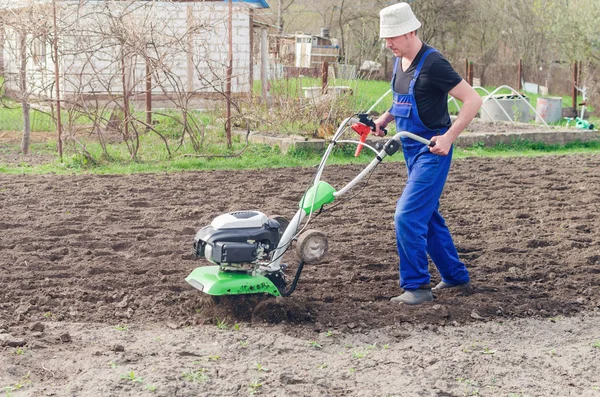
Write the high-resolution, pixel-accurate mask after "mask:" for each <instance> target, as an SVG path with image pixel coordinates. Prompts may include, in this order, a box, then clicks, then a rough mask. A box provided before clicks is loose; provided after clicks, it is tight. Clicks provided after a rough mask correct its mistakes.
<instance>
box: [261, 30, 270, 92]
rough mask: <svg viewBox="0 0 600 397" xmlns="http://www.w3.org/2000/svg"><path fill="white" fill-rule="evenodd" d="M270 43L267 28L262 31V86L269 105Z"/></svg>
mask: <svg viewBox="0 0 600 397" xmlns="http://www.w3.org/2000/svg"><path fill="white" fill-rule="evenodd" d="M268 45H269V42H268V40H267V28H265V27H263V28H262V29H261V30H260V86H261V97H262V100H263V103H265V104H266V103H267V95H268V94H269V92H268V90H269V49H268Z"/></svg>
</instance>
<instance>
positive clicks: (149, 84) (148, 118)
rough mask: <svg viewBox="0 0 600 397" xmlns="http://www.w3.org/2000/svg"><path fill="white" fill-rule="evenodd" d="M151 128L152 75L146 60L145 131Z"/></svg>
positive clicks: (148, 61)
mask: <svg viewBox="0 0 600 397" xmlns="http://www.w3.org/2000/svg"><path fill="white" fill-rule="evenodd" d="M151 126H152V73H151V72H150V60H149V59H147V58H146V131H149V130H150V128H151Z"/></svg>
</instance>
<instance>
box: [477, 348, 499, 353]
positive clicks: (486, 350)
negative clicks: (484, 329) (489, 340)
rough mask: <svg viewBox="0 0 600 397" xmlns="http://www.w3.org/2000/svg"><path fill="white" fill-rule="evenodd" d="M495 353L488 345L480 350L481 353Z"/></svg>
mask: <svg viewBox="0 0 600 397" xmlns="http://www.w3.org/2000/svg"><path fill="white" fill-rule="evenodd" d="M494 353H496V350H491V349H490V348H489V347H484V348H483V350H482V351H481V354H494Z"/></svg>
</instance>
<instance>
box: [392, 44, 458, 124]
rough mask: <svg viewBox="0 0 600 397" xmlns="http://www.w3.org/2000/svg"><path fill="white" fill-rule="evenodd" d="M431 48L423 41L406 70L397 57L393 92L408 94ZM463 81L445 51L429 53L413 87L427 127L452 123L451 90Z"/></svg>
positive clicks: (420, 113)
mask: <svg viewBox="0 0 600 397" xmlns="http://www.w3.org/2000/svg"><path fill="white" fill-rule="evenodd" d="M430 48H431V47H430V46H428V45H427V44H425V43H423V47H421V50H420V51H419V53H418V54H417V56H416V57H415V59H414V60H413V62H412V64H411V65H410V67H409V68H408V69H407V70H406V71H405V72H403V71H402V60H401V59H399V60H398V69H397V70H396V80H395V82H394V91H396V92H397V93H399V94H408V87H409V86H410V81H411V80H412V78H413V75H414V73H415V70H416V69H417V65H418V64H419V62H420V61H421V58H422V57H423V54H424V53H425V51H427V50H428V49H430ZM461 81H462V77H460V75H459V74H458V73H456V71H455V70H454V69H453V68H452V65H450V62H448V61H447V60H446V58H444V57H443V56H442V54H440V53H439V52H437V51H436V52H432V53H430V54H429V55H427V58H426V59H425V63H423V66H422V67H421V73H420V74H419V77H418V78H417V82H416V83H415V88H414V94H415V98H416V101H417V109H418V111H419V117H420V118H421V121H422V122H423V124H425V126H426V127H427V128H429V129H432V130H436V129H439V128H445V127H450V126H451V125H452V122H451V120H450V115H449V114H448V92H450V91H451V90H452V89H453V88H454V87H456V85H457V84H458V83H460V82H461Z"/></svg>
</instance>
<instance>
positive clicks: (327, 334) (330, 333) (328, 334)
mask: <svg viewBox="0 0 600 397" xmlns="http://www.w3.org/2000/svg"><path fill="white" fill-rule="evenodd" d="M325 336H326V337H328V338H331V337H332V336H333V332H331V330H327V332H325Z"/></svg>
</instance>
